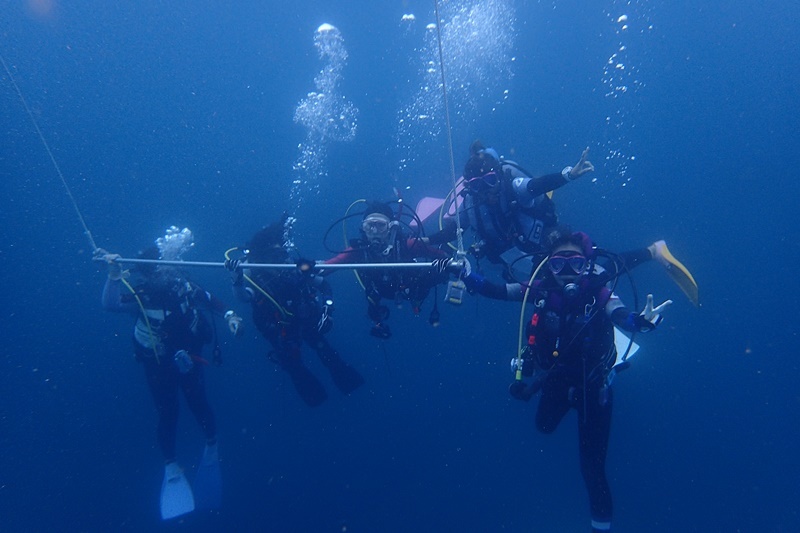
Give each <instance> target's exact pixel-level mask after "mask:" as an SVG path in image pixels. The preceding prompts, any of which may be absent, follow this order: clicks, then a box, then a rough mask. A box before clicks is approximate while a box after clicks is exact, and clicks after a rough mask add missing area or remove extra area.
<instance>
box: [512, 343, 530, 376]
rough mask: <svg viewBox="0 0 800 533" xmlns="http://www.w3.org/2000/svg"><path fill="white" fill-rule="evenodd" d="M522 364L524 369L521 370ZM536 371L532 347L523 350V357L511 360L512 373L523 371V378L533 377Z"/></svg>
mask: <svg viewBox="0 0 800 533" xmlns="http://www.w3.org/2000/svg"><path fill="white" fill-rule="evenodd" d="M520 362H521V363H522V367H521V368H520ZM534 369H535V362H534V357H533V352H532V351H531V347H530V346H526V347H525V348H524V349H523V350H522V357H521V358H519V359H518V358H516V357H513V358H512V359H511V371H512V372H516V371H517V370H520V371H522V375H523V376H528V377H530V376H532V375H533V371H534Z"/></svg>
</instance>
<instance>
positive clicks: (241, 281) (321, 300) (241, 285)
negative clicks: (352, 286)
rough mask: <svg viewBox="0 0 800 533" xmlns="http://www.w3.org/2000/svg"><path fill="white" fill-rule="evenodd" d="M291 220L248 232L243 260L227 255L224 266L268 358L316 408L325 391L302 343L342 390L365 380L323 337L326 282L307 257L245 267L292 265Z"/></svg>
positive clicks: (329, 317)
mask: <svg viewBox="0 0 800 533" xmlns="http://www.w3.org/2000/svg"><path fill="white" fill-rule="evenodd" d="M293 222H294V219H292V218H290V217H289V216H288V215H286V214H284V215H283V216H282V217H281V219H280V220H278V221H277V222H276V223H274V224H271V225H269V226H266V227H264V228H262V229H261V230H260V231H258V232H257V233H256V234H255V235H253V237H252V239H250V242H249V243H248V245H247V251H246V254H245V257H244V259H243V260H238V259H233V260H231V259H228V260H227V261H226V262H225V265H226V267H227V268H228V269H229V270H230V271H231V272H232V277H233V290H234V294H235V295H236V296H237V297H238V298H240V299H241V300H243V301H246V302H250V304H251V306H252V308H253V322H255V324H256V327H257V328H258V330H259V331H260V332H261V334H262V335H263V336H264V337H265V338H266V339H267V340H268V341H269V343H270V344H271V345H272V350H271V351H270V352H269V359H270V360H271V361H273V362H275V363H276V364H277V365H279V366H280V367H281V368H282V369H283V370H284V371H285V372H286V373H287V374H288V375H289V378H290V379H291V381H292V384H293V385H294V387H295V389H296V390H297V393H298V394H299V395H300V397H301V398H302V399H303V401H304V402H305V403H306V404H308V405H309V406H310V407H316V406H318V405H320V404H322V403H323V402H324V401H325V400H326V399H327V397H328V394H327V392H326V391H325V388H324V387H323V385H322V383H320V381H319V380H318V379H317V378H316V376H314V374H312V373H311V371H310V370H309V369H308V368H307V367H306V366H305V365H304V364H303V359H302V353H301V352H302V345H303V342H305V343H306V344H308V345H309V346H310V347H311V348H312V349H314V351H316V352H317V355H318V356H319V358H320V361H322V364H323V365H325V367H326V368H327V369H328V371H329V372H330V374H331V378H332V379H333V382H334V384H335V385H336V387H337V388H338V389H339V390H340V391H341V392H342V393H343V394H350V393H352V392H353V391H355V390H356V389H358V388H359V387H360V386H361V385H363V384H364V378H363V377H362V376H361V374H359V373H358V371H357V370H355V369H354V368H353V367H351V366H350V365H348V364H347V363H346V362H344V360H342V358H341V357H340V356H339V354H338V353H337V352H336V350H334V349H333V347H332V346H331V345H330V343H329V342H328V340H327V339H326V338H325V334H326V333H328V332H329V331H330V330H331V329H332V328H333V309H334V308H333V293H332V291H331V287H330V284H329V283H328V282H327V280H325V278H323V277H322V276H318V275H315V274H314V272H313V262H310V261H302V260H301V261H299V262H298V263H297V265H298V266H297V268H294V269H282V270H274V269H273V270H270V269H248V268H247V264H248V263H250V264H291V261H289V253H288V251H287V247H288V242H289V238H288V234H289V231H290V229H291V224H292V223H293ZM245 280H246V281H247V283H246V284H245Z"/></svg>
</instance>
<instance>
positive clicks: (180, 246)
mask: <svg viewBox="0 0 800 533" xmlns="http://www.w3.org/2000/svg"><path fill="white" fill-rule="evenodd" d="M156 246H158V251H159V259H164V260H167V261H180V260H182V259H183V254H185V253H186V252H188V251H189V250H190V249H191V248H192V247H193V246H194V235H193V234H192V230H190V229H189V228H183V229H179V228H178V226H170V227H169V228H167V232H166V233H165V234H164V236H163V237H159V238H158V239H156Z"/></svg>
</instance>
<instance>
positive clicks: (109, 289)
mask: <svg viewBox="0 0 800 533" xmlns="http://www.w3.org/2000/svg"><path fill="white" fill-rule="evenodd" d="M122 288H123V287H122V281H121V280H119V279H110V278H109V279H106V284H105V285H104V286H103V296H102V299H101V301H102V304H103V309H105V310H106V311H112V312H114V313H131V312H134V313H135V312H136V311H138V307H137V305H136V302H123V301H122V294H123V293H122Z"/></svg>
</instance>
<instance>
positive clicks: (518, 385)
mask: <svg viewBox="0 0 800 533" xmlns="http://www.w3.org/2000/svg"><path fill="white" fill-rule="evenodd" d="M508 393H509V394H510V395H511V396H512V397H513V398H514V399H517V400H522V401H523V402H527V401H528V400H530V399H531V398H532V397H533V394H532V393H531V389H530V388H529V387H528V385H527V384H526V383H525V382H524V381H515V382H514V383H512V384H511V385H509V386H508Z"/></svg>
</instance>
